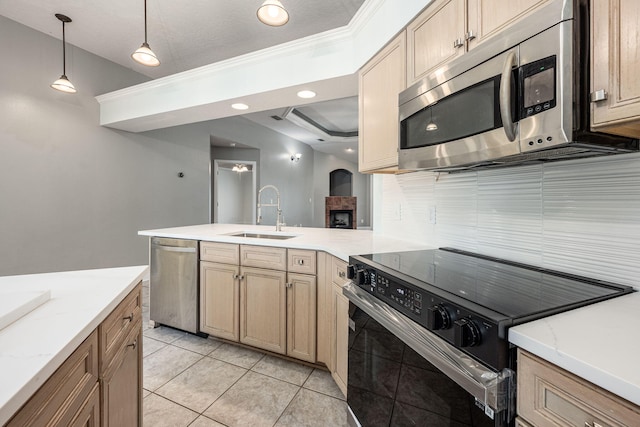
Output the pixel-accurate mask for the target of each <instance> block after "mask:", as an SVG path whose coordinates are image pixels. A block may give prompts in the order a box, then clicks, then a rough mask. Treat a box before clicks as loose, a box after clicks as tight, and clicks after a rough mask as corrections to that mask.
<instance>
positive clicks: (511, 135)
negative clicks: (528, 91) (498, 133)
mask: <svg viewBox="0 0 640 427" xmlns="http://www.w3.org/2000/svg"><path fill="white" fill-rule="evenodd" d="M515 61H516V53H515V51H512V52H509V54H508V55H507V59H506V60H505V61H504V68H503V69H502V77H501V78H500V117H501V118H502V126H503V128H504V133H505V134H506V135H507V138H508V139H509V141H514V140H515V139H516V131H517V129H518V124H517V123H514V122H513V117H511V103H512V100H511V79H512V74H511V68H512V67H513V66H514V65H516V63H515Z"/></svg>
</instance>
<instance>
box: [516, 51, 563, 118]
mask: <svg viewBox="0 0 640 427" xmlns="http://www.w3.org/2000/svg"><path fill="white" fill-rule="evenodd" d="M519 74H520V76H519V79H520V85H519V88H520V93H519V99H520V102H519V103H520V119H525V118H527V117H531V116H534V115H536V114H539V113H542V112H545V111H547V110H550V109H552V108H553V107H555V106H556V56H555V55H553V56H549V57H547V58H544V59H540V60H538V61H535V62H531V63H529V64H525V65H523V66H521V67H520V69H519Z"/></svg>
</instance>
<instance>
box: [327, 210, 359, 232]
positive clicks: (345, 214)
mask: <svg viewBox="0 0 640 427" xmlns="http://www.w3.org/2000/svg"><path fill="white" fill-rule="evenodd" d="M329 228H355V227H354V226H353V211H351V210H330V211H329Z"/></svg>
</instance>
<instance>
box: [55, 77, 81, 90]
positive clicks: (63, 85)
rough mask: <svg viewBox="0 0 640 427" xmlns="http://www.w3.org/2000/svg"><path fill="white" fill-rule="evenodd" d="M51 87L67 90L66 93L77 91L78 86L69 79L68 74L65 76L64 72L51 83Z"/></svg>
mask: <svg viewBox="0 0 640 427" xmlns="http://www.w3.org/2000/svg"><path fill="white" fill-rule="evenodd" d="M51 87H52V88H54V89H56V90H59V91H60V92H66V93H76V92H77V91H76V88H75V87H74V86H73V84H72V83H71V82H70V81H69V79H68V78H67V76H65V75H64V74H63V75H61V76H60V78H59V79H58V80H56V81H55V82H53V83H51Z"/></svg>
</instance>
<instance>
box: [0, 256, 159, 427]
mask: <svg viewBox="0 0 640 427" xmlns="http://www.w3.org/2000/svg"><path fill="white" fill-rule="evenodd" d="M147 270H148V267H147V266H146V265H145V266H135V267H122V268H109V269H96V270H83V271H68V272H60V273H45V274H30V275H23V276H6V277H0V293H3V294H9V293H25V292H36V293H37V292H42V291H45V292H46V291H47V290H48V291H50V292H51V299H49V300H48V301H46V302H44V303H43V304H42V305H40V306H39V307H37V308H35V309H33V311H31V312H29V313H28V314H26V315H24V316H23V317H21V318H19V319H18V320H16V321H14V322H13V323H11V324H9V325H8V326H6V327H5V328H4V329H2V330H0V384H1V385H0V425H4V424H5V423H6V422H7V421H8V420H9V419H10V418H11V417H12V416H13V414H14V413H15V412H16V411H17V410H18V409H20V407H21V406H22V405H23V404H24V403H26V402H27V400H29V398H30V397H31V396H32V395H33V394H34V393H35V392H36V391H37V390H38V388H40V386H42V384H44V383H45V381H46V380H47V379H48V378H49V377H50V376H51V375H52V374H53V373H54V372H55V370H56V369H57V368H58V367H59V366H60V365H62V363H63V362H64V361H65V360H66V359H67V357H69V356H70V355H71V353H73V351H74V350H75V349H76V348H77V347H78V346H79V345H80V344H81V343H82V342H83V341H84V340H85V339H86V338H87V337H88V336H89V335H90V334H91V332H93V330H94V329H96V328H97V327H98V325H99V324H100V323H101V322H102V321H103V320H104V319H105V318H106V317H107V315H108V314H109V313H111V312H112V311H113V309H115V308H116V306H117V305H118V304H119V303H120V302H121V301H122V300H123V299H124V297H126V296H127V295H128V294H129V293H130V292H131V290H133V288H134V287H135V285H136V284H137V283H138V282H139V281H140V280H142V279H143V277H144V276H145V275H146V274H147Z"/></svg>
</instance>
